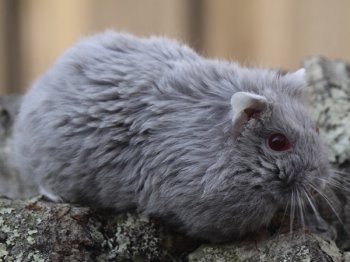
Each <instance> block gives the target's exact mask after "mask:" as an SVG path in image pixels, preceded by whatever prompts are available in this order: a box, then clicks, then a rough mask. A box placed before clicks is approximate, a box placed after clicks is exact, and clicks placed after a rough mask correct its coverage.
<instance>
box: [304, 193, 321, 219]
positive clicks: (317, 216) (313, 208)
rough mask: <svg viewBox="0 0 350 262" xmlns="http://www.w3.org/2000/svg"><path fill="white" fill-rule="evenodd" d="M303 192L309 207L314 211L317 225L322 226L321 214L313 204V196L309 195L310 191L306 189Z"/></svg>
mask: <svg viewBox="0 0 350 262" xmlns="http://www.w3.org/2000/svg"><path fill="white" fill-rule="evenodd" d="M303 191H304V195H305V198H306V200H307V201H308V202H309V205H310V207H311V209H312V211H313V212H314V214H315V217H316V220H317V223H319V224H320V223H321V221H320V217H321V215H320V213H319V212H318V211H317V208H316V207H315V204H314V203H313V201H312V198H311V196H310V195H309V193H308V191H307V190H306V188H305V187H303Z"/></svg>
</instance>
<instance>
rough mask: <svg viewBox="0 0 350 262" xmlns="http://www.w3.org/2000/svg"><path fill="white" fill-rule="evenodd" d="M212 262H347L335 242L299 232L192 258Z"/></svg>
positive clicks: (205, 250)
mask: <svg viewBox="0 0 350 262" xmlns="http://www.w3.org/2000/svg"><path fill="white" fill-rule="evenodd" d="M208 261H220V262H226V261H227V262H229V261H235V262H240V261H249V262H255V261H256V262H265V261H266V262H267V261H281V262H283V261H293V262H299V261H300V262H302V261H303V262H304V261H318V262H322V261H336V262H338V261H339V262H340V261H343V254H342V253H341V252H340V251H339V249H338V248H337V246H336V245H335V244H334V242H331V241H330V242H327V241H325V240H323V239H321V238H319V237H317V236H316V235H309V234H303V233H302V232H301V231H299V232H296V233H295V234H294V235H293V236H291V235H289V234H284V235H278V236H277V237H274V238H272V239H269V240H266V241H260V242H257V243H254V242H253V243H252V242H242V243H239V244H230V245H205V246H201V247H200V248H198V249H197V250H196V251H195V252H193V253H192V254H190V255H189V262H208Z"/></svg>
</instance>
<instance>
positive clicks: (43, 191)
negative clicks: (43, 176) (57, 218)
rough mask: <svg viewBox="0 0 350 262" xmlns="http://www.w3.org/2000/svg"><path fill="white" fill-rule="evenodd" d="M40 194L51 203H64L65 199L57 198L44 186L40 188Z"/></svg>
mask: <svg viewBox="0 0 350 262" xmlns="http://www.w3.org/2000/svg"><path fill="white" fill-rule="evenodd" d="M39 192H40V194H41V195H42V196H43V197H44V198H46V199H47V200H49V201H52V202H56V203H60V202H63V199H62V198H61V197H59V196H56V195H55V194H53V193H52V192H50V191H49V190H47V189H46V188H44V187H43V186H40V188H39Z"/></svg>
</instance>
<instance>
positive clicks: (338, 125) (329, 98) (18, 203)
mask: <svg viewBox="0 0 350 262" xmlns="http://www.w3.org/2000/svg"><path fill="white" fill-rule="evenodd" d="M304 67H305V68H306V71H307V77H308V80H309V82H310V87H309V94H310V96H309V97H310V102H311V105H312V107H311V109H312V111H313V114H314V116H315V119H316V120H317V123H318V125H319V127H320V129H321V135H322V136H324V137H325V139H326V141H327V143H328V144H329V151H330V161H331V162H332V164H333V165H334V167H335V168H337V169H341V170H344V171H345V172H349V166H350V161H349V160H350V147H349V146H348V145H349V141H350V115H349V111H350V101H349V100H350V79H349V77H350V66H349V65H347V64H345V63H343V62H342V61H337V60H327V59H324V58H317V57H316V58H311V59H308V60H306V61H305V62H304ZM19 103H20V97H13V96H10V97H1V98H0V195H2V196H5V197H3V198H0V261H350V255H349V254H348V253H343V252H342V251H340V249H339V248H338V247H337V246H336V245H335V244H334V242H332V241H326V240H324V239H322V238H320V237H319V236H316V235H313V234H304V233H302V232H300V231H299V232H296V233H295V234H294V235H293V237H291V236H290V235H289V234H286V235H283V234H280V235H278V236H274V237H272V238H269V239H265V240H262V241H250V242H249V241H246V242H240V243H231V244H226V245H209V244H203V245H201V246H199V243H198V242H196V241H193V240H191V239H188V238H186V237H184V236H183V235H181V234H179V233H177V232H175V231H174V230H171V229H169V228H167V227H166V226H163V225H162V223H160V222H159V221H156V220H152V219H148V218H144V217H139V216H138V215H136V214H132V213H125V214H118V215H117V214H113V213H111V212H109V211H96V210H93V209H91V208H87V207H78V206H73V205H69V204H55V203H50V202H45V201H44V200H42V199H40V198H35V199H31V200H11V199H8V198H6V197H10V198H15V199H18V198H26V197H27V196H29V195H33V194H35V189H33V188H28V187H27V186H25V185H24V183H23V181H22V180H21V179H20V177H19V176H18V175H17V173H16V170H15V168H14V164H13V162H12V161H11V157H10V156H11V146H10V135H11V128H12V123H13V120H14V118H15V115H16V111H17V109H18V105H19ZM343 179H344V184H346V183H348V182H347V176H345V175H344V176H343ZM348 184H349V183H348ZM334 190H335V192H336V193H334V196H332V199H333V198H334V201H337V202H338V203H340V204H339V205H338V206H337V207H336V208H335V209H336V211H337V212H338V214H339V216H340V218H341V219H342V221H343V222H344V224H345V227H344V226H343V225H342V223H340V222H339V220H338V219H337V217H336V216H335V215H334V212H332V210H330V209H329V208H328V209H327V208H325V209H324V210H323V211H322V213H323V215H324V216H325V217H327V216H328V217H327V219H326V220H327V221H328V222H329V223H333V226H334V228H335V230H336V231H337V234H336V241H337V245H338V246H339V247H341V248H345V249H349V248H350V240H349V239H350V238H349V236H348V234H347V233H346V232H349V231H350V230H349V228H348V225H350V205H349V204H348V202H349V201H348V197H347V193H346V191H344V190H340V189H337V188H334Z"/></svg>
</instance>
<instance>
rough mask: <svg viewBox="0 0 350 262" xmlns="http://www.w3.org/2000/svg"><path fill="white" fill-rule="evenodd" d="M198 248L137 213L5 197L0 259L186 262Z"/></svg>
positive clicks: (0, 214) (0, 219)
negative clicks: (114, 212)
mask: <svg viewBox="0 0 350 262" xmlns="http://www.w3.org/2000/svg"><path fill="white" fill-rule="evenodd" d="M196 246H197V244H196V243H195V242H194V241H193V242H189V241H188V240H185V239H183V236H181V235H179V234H177V233H175V232H172V233H169V231H168V229H166V228H165V227H163V226H162V225H161V224H159V222H157V221H153V220H149V219H147V218H142V217H139V216H137V215H136V214H132V213H125V214H120V215H116V214H113V213H110V212H107V211H104V212H101V211H99V212H96V211H94V210H92V209H90V208H87V207H77V206H73V205H69V204H57V203H50V202H45V201H41V200H40V199H39V198H34V199H31V200H27V201H22V200H8V199H0V261H181V259H182V257H184V256H185V255H187V254H188V252H189V251H192V250H193V249H194V248H195V247H196ZM1 259H2V260H1Z"/></svg>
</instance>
